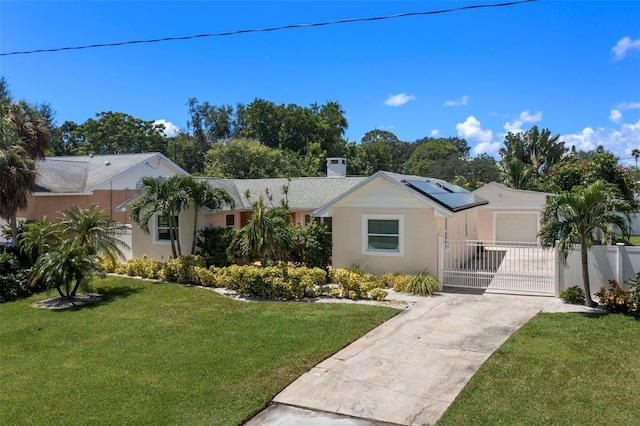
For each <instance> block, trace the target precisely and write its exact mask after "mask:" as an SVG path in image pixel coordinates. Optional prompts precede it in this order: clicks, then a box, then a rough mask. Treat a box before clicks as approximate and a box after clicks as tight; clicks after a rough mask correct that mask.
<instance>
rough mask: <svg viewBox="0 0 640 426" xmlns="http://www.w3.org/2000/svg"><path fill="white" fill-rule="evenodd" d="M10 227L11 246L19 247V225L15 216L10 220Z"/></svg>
mask: <svg viewBox="0 0 640 426" xmlns="http://www.w3.org/2000/svg"><path fill="white" fill-rule="evenodd" d="M9 227H10V228H11V246H12V247H18V224H17V220H16V215H15V214H14V215H12V216H11V217H10V218H9Z"/></svg>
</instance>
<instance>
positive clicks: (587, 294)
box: [580, 240, 595, 307]
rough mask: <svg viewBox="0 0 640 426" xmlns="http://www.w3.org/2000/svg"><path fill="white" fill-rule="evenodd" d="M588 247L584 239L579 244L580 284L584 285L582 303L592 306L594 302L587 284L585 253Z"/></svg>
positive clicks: (589, 286) (587, 274)
mask: <svg viewBox="0 0 640 426" xmlns="http://www.w3.org/2000/svg"><path fill="white" fill-rule="evenodd" d="M588 253H589V249H587V246H586V244H585V243H584V240H583V242H582V244H581V245H580V260H581V262H582V284H583V285H584V304H585V305H587V306H589V307H593V306H595V303H594V302H593V299H591V285H590V284H589V263H588V262H587V255H588Z"/></svg>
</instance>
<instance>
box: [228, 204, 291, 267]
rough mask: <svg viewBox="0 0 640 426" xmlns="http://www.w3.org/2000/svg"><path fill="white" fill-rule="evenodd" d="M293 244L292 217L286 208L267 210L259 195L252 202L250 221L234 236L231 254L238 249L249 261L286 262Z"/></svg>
mask: <svg viewBox="0 0 640 426" xmlns="http://www.w3.org/2000/svg"><path fill="white" fill-rule="evenodd" d="M291 244H292V236H291V216H289V211H288V210H287V209H286V208H283V207H277V208H274V209H271V210H269V209H267V206H266V205H265V203H264V198H263V197H262V196H260V197H259V198H258V201H256V202H255V203H253V210H252V212H251V218H250V219H249V222H248V223H247V225H246V226H245V227H244V228H242V229H241V230H240V231H239V232H238V233H237V234H236V236H235V238H234V240H233V242H232V243H231V246H230V248H229V249H230V251H233V250H239V251H240V253H241V254H242V256H243V257H244V258H245V260H247V261H251V260H255V259H260V260H261V261H263V263H264V262H265V261H267V260H271V261H280V260H283V259H284V257H285V256H286V254H287V253H288V252H289V250H290V248H291Z"/></svg>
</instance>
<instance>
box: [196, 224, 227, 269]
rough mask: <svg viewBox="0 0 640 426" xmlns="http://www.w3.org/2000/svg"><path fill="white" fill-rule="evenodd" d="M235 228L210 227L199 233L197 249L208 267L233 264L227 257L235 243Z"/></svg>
mask: <svg viewBox="0 0 640 426" xmlns="http://www.w3.org/2000/svg"><path fill="white" fill-rule="evenodd" d="M234 234H235V229H234V228H220V227H213V226H210V227H208V228H204V229H201V230H200V231H199V232H198V240H197V242H196V247H197V248H198V255H200V256H202V258H203V259H204V262H205V264H206V266H207V267H210V266H218V267H222V266H229V265H230V264H231V262H230V261H229V257H228V256H227V249H228V248H229V246H230V245H231V241H233V236H234Z"/></svg>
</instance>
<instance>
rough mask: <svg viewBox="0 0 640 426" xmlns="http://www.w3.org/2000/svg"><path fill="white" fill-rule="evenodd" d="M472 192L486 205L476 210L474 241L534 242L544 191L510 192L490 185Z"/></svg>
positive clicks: (496, 184)
mask: <svg viewBox="0 0 640 426" xmlns="http://www.w3.org/2000/svg"><path fill="white" fill-rule="evenodd" d="M473 193H474V194H475V195H477V196H479V197H481V198H483V199H485V200H487V201H489V204H487V205H485V206H482V207H480V208H479V209H478V240H480V241H513V242H536V241H537V236H536V235H537V233H538V231H539V230H540V219H541V217H542V210H543V209H544V205H545V204H546V202H547V197H550V196H552V195H553V194H549V193H546V192H536V191H526V190H523V189H513V188H510V187H508V186H506V185H503V184H501V183H496V182H491V183H488V184H486V185H484V186H483V187H481V188H478V189H476V190H475V191H473Z"/></svg>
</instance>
